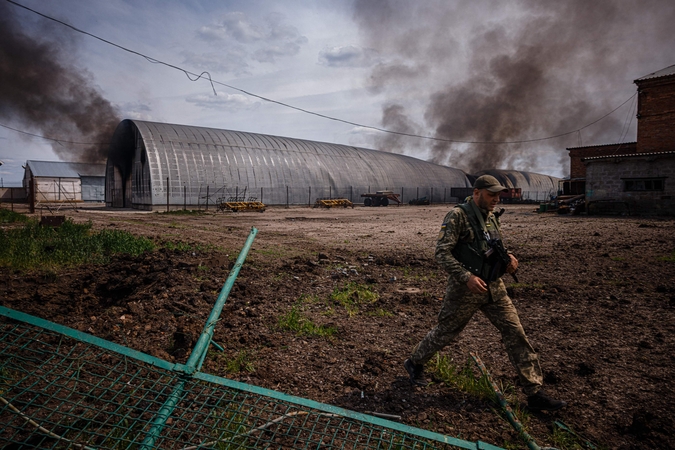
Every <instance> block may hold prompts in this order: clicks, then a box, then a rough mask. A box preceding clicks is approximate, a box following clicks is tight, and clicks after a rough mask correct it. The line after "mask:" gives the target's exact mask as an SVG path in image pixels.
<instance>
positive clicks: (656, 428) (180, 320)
mask: <svg viewBox="0 0 675 450" xmlns="http://www.w3.org/2000/svg"><path fill="white" fill-rule="evenodd" d="M450 207H451V206H450V205H433V206H407V205H406V206H400V207H396V206H389V207H387V208H364V207H358V206H357V207H356V208H354V209H341V208H340V209H312V208H307V207H302V208H301V207H292V208H290V209H286V208H268V209H267V211H265V212H264V213H259V212H246V213H242V212H240V213H215V212H214V211H210V212H209V213H207V214H203V215H192V216H178V215H173V214H163V213H157V212H155V213H147V212H132V211H121V212H120V211H106V210H103V209H91V210H79V211H68V212H65V214H66V215H68V216H70V217H72V218H73V220H74V221H76V222H86V221H91V222H92V223H93V224H94V228H95V229H104V228H109V229H122V230H127V231H130V232H132V233H134V234H137V235H142V236H147V237H149V238H151V239H153V240H154V241H155V242H156V243H158V244H165V246H164V248H163V249H161V250H157V251H155V252H153V253H151V254H147V255H145V256H141V257H138V258H119V259H116V260H114V261H113V262H111V263H110V264H108V265H106V266H104V267H100V266H88V267H80V268H75V269H67V270H64V271H63V272H62V273H58V274H42V273H35V274H19V273H14V272H11V271H8V270H6V269H0V304H2V305H3V306H7V307H9V308H13V309H17V310H20V311H24V312H28V313H30V314H34V315H37V316H40V317H43V318H46V319H49V320H52V321H54V322H57V323H60V324H64V325H67V326H70V327H73V328H76V329H78V330H81V331H84V332H88V333H91V334H94V335H96V336H99V337H102V338H105V339H108V340H111V341H114V342H117V343H121V344H125V345H128V346H130V347H132V348H134V349H136V350H140V351H142V352H145V353H148V354H151V355H154V356H157V357H160V358H164V359H167V360H170V361H175V362H185V360H186V358H187V356H188V354H189V351H190V349H191V348H192V346H193V345H194V343H195V341H196V338H197V337H198V335H199V333H200V332H201V329H202V327H203V324H204V321H205V319H206V317H207V316H208V314H209V312H210V308H211V305H212V304H213V303H214V301H215V299H216V298H217V296H218V293H219V291H220V288H221V287H222V284H223V283H224V281H225V278H226V277H227V274H228V272H229V268H230V267H231V265H232V264H233V261H234V260H235V259H236V256H237V255H238V253H239V250H240V249H241V247H242V246H243V244H244V242H245V240H246V237H247V236H248V234H249V232H250V229H251V227H252V226H255V227H256V228H258V230H259V233H258V235H257V237H256V239H255V241H254V244H253V247H252V249H251V252H250V253H249V256H248V258H247V260H246V263H245V264H244V267H243V268H242V270H241V272H240V274H239V277H238V278H237V282H236V284H235V287H234V289H233V291H232V293H231V295H230V297H229V299H228V302H227V304H226V307H225V309H224V311H223V314H222V319H221V321H220V323H219V326H218V327H217V329H216V332H215V337H214V340H215V341H216V342H217V343H219V344H220V345H221V346H222V347H224V349H225V351H224V352H213V353H210V355H209V358H208V359H207V361H206V362H205V364H204V370H205V371H208V372H210V373H214V374H217V375H221V376H226V377H229V378H233V379H237V380H240V381H244V382H247V383H252V384H255V385H259V386H263V387H266V388H271V389H275V390H278V391H282V392H285V393H289V394H293V395H299V396H302V397H306V398H310V399H313V400H316V401H320V402H324V403H329V404H333V405H338V406H341V407H344V408H348V409H351V410H355V411H359V412H365V411H375V412H380V413H386V414H393V415H399V416H401V421H402V422H404V423H406V424H409V425H413V426H418V427H422V428H426V429H429V430H433V431H436V432H440V433H445V434H449V435H452V436H456V437H460V438H462V439H467V440H473V441H475V440H482V441H486V442H489V443H492V444H495V445H500V446H507V447H509V448H524V444H523V443H522V441H521V440H520V438H519V437H518V435H517V433H516V432H514V431H513V429H512V427H511V426H510V425H509V424H508V422H506V421H505V420H504V419H502V418H501V417H499V416H498V415H497V414H496V413H495V412H494V410H493V405H492V404H490V403H486V402H483V401H481V400H477V399H475V398H472V397H470V396H468V395H466V394H463V393H462V392H460V391H458V390H457V389H455V388H453V387H452V386H449V385H447V384H445V383H442V382H436V383H433V384H432V385H430V386H428V387H426V388H415V387H412V386H411V385H410V383H409V382H408V379H407V376H406V373H405V371H404V369H403V366H402V363H403V360H404V359H405V358H406V357H407V356H408V354H409V353H410V351H411V349H412V348H413V346H414V345H415V344H416V343H417V342H418V341H419V340H420V339H421V338H422V337H423V336H424V335H425V334H426V332H427V331H428V330H429V329H430V328H431V327H432V326H433V325H434V323H435V319H436V315H437V313H438V310H439V307H440V299H441V297H442V296H443V293H444V290H445V275H444V274H443V272H442V271H441V270H440V269H439V268H438V266H437V265H436V263H435V262H434V259H433V252H434V244H435V238H436V236H437V234H438V230H439V226H440V224H441V222H442V218H443V216H444V215H445V213H446V212H447V210H448V209H449V208H450ZM506 208H507V211H506V213H505V214H504V216H503V217H502V224H503V230H504V233H505V240H506V242H507V244H508V247H509V248H510V249H511V250H512V251H513V252H514V253H515V254H516V256H517V257H518V259H519V261H520V268H519V278H520V280H519V281H520V282H519V283H518V284H514V282H513V280H511V279H510V278H508V279H506V282H507V287H508V288H509V292H510V294H511V296H512V298H513V301H514V303H515V305H516V307H517V308H518V310H519V312H520V316H521V321H522V322H523V326H524V327H525V330H526V332H527V333H528V336H529V338H530V340H531V342H532V344H533V346H534V347H535V349H536V350H537V351H538V352H539V354H540V358H541V362H542V368H543V369H544V372H545V375H546V382H547V390H548V391H550V392H551V393H552V394H553V395H554V396H557V397H560V398H562V399H564V400H566V401H568V403H569V406H568V407H567V408H566V409H564V410H562V411H559V412H556V413H552V414H549V413H538V414H532V415H531V416H530V418H529V421H528V423H527V427H528V430H529V432H530V434H531V435H532V436H533V437H534V439H535V440H536V441H537V443H538V444H539V445H540V446H547V445H552V441H551V433H552V429H553V422H554V421H562V422H563V423H565V424H566V425H568V426H569V427H571V428H573V429H574V430H575V431H577V432H578V433H579V434H581V435H583V436H584V437H585V438H586V439H588V440H590V441H592V442H594V443H596V444H598V445H599V447H600V448H608V449H632V448H640V449H642V448H644V449H647V448H659V449H667V448H675V426H674V423H673V417H674V416H675V395H674V394H673V392H672V387H671V380H672V377H673V375H674V374H675V370H673V369H674V368H675V262H674V261H673V257H674V255H675V253H674V252H675V240H674V239H673V236H674V235H675V233H674V232H675V220H673V219H672V218H667V219H663V218H645V217H642V218H640V217H616V216H615V217H585V216H560V215H556V214H553V213H544V214H539V213H537V212H535V206H534V205H517V206H507V207H506ZM167 243H172V244H173V247H178V249H172V250H167V249H166V244H167ZM170 247H171V246H170ZM55 275H56V276H55ZM351 282H355V283H358V284H359V285H363V286H367V287H369V289H370V290H371V291H372V292H375V293H377V294H378V299H377V300H376V301H375V302H373V303H367V304H361V305H359V307H358V310H356V311H355V310H351V311H348V310H347V309H345V307H344V306H342V305H340V304H338V303H336V302H335V301H332V300H331V298H330V295H331V293H332V292H334V291H335V290H336V289H341V288H343V287H345V286H346V285H347V284H348V283H351ZM294 307H295V308H296V311H299V312H301V314H302V315H303V317H306V318H307V319H311V321H312V322H313V323H314V324H316V325H323V326H326V327H335V328H336V329H337V334H336V335H334V336H333V337H330V338H326V337H317V336H307V335H304V336H298V335H296V334H294V333H292V332H290V331H284V330H282V329H280V328H279V327H278V323H279V319H280V318H282V317H284V316H286V315H288V313H289V312H290V311H291V309H292V308H294ZM469 352H476V353H478V355H480V357H481V358H482V360H483V361H484V363H485V364H486V365H487V367H488V369H489V370H490V372H491V374H492V375H493V377H494V378H495V380H496V381H497V382H499V383H501V384H502V385H504V386H515V391H516V392H518V398H519V400H520V401H521V402H524V400H525V398H524V396H523V394H522V393H520V392H519V389H518V387H517V379H516V377H515V372H514V370H513V369H512V367H511V366H510V364H509V361H508V358H507V356H506V354H505V352H504V349H503V345H502V343H501V342H500V337H499V335H498V333H497V332H496V330H495V329H494V328H493V327H492V326H491V325H490V324H489V322H488V321H487V320H486V319H485V318H484V317H483V316H482V315H480V314H478V315H476V316H475V317H474V319H473V320H472V321H471V323H470V324H469V326H468V327H467V328H466V329H465V330H464V332H463V333H462V335H461V337H460V339H459V340H458V341H457V342H456V343H454V344H453V345H451V346H450V347H448V348H447V349H445V351H444V352H443V356H447V357H449V358H452V359H453V361H454V362H455V363H456V364H457V365H458V366H460V367H461V366H464V364H465V363H466V362H467V360H468V358H469ZM242 355H243V356H242ZM237 356H239V357H243V358H244V362H245V364H244V365H243V366H244V369H246V368H248V369H249V370H242V371H240V372H238V373H231V372H227V369H226V367H227V362H228V361H231V360H233V359H235V358H236V357H237ZM430 368H431V367H430Z"/></svg>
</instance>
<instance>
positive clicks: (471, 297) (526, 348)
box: [410, 278, 543, 395]
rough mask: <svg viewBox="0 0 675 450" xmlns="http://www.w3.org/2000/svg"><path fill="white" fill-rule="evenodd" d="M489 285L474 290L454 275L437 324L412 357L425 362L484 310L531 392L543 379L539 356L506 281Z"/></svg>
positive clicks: (526, 387)
mask: <svg viewBox="0 0 675 450" xmlns="http://www.w3.org/2000/svg"><path fill="white" fill-rule="evenodd" d="M488 289H489V292H488V293H486V294H473V293H471V292H470V291H469V289H468V288H467V287H466V285H462V284H460V283H459V282H457V281H455V280H454V279H453V278H451V279H450V280H449V281H448V287H447V289H446V292H445V298H444V299H443V305H442V306H441V311H440V313H439V314H438V324H437V325H436V326H435V327H434V328H433V329H432V330H431V331H429V333H428V334H427V335H426V336H425V337H424V339H423V340H422V341H421V342H420V343H419V344H417V347H416V348H415V351H414V352H413V354H412V355H411V357H410V359H411V360H412V362H413V363H415V364H425V363H426V362H427V361H429V360H430V359H431V358H432V357H433V356H434V355H435V354H436V352H438V351H439V350H441V349H443V348H444V347H445V346H447V345H448V344H450V343H451V342H452V341H453V340H455V338H456V337H457V335H459V333H460V332H461V331H462V330H463V329H464V327H465V326H466V324H467V323H469V320H471V318H472V317H473V315H474V314H475V313H476V312H477V311H478V310H481V311H482V312H483V314H485V316H486V317H487V318H488V319H489V320H490V322H492V324H493V325H494V326H495V327H497V329H498V330H499V332H500V333H501V335H502V341H503V342H504V346H505V347H506V352H507V354H508V356H509V360H510V361H511V364H513V367H515V369H516V371H517V372H518V377H519V379H520V384H521V386H522V387H523V392H524V393H525V395H532V394H534V393H536V392H537V391H538V390H539V389H540V387H541V385H542V383H543V378H542V373H541V367H540V366H539V358H538V357H537V354H536V353H535V351H534V349H533V348H532V346H531V345H530V343H529V342H528V340H527V336H525V330H523V327H522V325H521V324H520V319H519V318H518V312H517V311H516V308H515V307H514V306H513V303H512V302H511V299H510V298H509V296H508V295H507V293H506V287H505V286H504V282H503V281H502V280H501V279H499V280H497V281H495V282H492V283H490V284H489V285H488Z"/></svg>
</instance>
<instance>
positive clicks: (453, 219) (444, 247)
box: [435, 199, 500, 284]
mask: <svg viewBox="0 0 675 450" xmlns="http://www.w3.org/2000/svg"><path fill="white" fill-rule="evenodd" d="M471 202H473V199H471V200H469V203H471ZM481 212H483V213H487V217H485V216H484V218H485V223H486V225H487V227H488V229H489V231H490V233H491V234H492V233H495V237H496V236H499V235H500V231H499V220H498V219H497V218H496V217H494V215H493V214H492V213H491V212H488V211H485V210H481ZM494 227H496V230H494V229H491V228H494ZM476 233H481V234H482V231H480V230H477V229H475V228H474V227H473V226H472V225H471V222H470V220H469V217H468V215H467V213H466V212H465V211H464V209H462V208H461V207H459V206H458V207H455V208H453V209H452V210H451V211H450V212H449V213H448V214H447V215H446V216H445V218H444V219H443V225H442V226H441V231H440V233H439V235H438V241H437V242H436V253H435V257H436V261H437V262H438V263H439V264H440V265H441V267H443V269H444V270H445V271H446V272H448V274H450V276H451V277H452V278H454V279H455V280H456V281H457V282H458V283H460V284H466V282H467V281H469V278H470V277H471V272H470V271H469V270H468V269H467V268H466V265H465V264H462V262H460V261H459V260H458V259H457V257H456V256H455V255H454V254H453V253H455V252H453V250H454V249H455V247H457V245H458V243H463V244H467V245H469V246H471V245H472V243H474V242H475V241H477V240H476V237H479V239H478V241H480V238H481V236H480V235H479V236H476ZM486 245H487V244H486ZM485 249H486V248H485ZM485 249H483V248H481V249H476V251H480V252H482V251H484V250H485Z"/></svg>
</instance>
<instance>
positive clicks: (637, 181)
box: [623, 178, 664, 191]
mask: <svg viewBox="0 0 675 450" xmlns="http://www.w3.org/2000/svg"><path fill="white" fill-rule="evenodd" d="M663 182H664V178H624V179H623V190H624V191H662V190H663Z"/></svg>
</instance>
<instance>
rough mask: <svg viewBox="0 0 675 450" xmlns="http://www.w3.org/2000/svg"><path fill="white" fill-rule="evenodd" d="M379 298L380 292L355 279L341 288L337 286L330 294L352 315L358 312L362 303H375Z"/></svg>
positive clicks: (332, 298) (331, 297) (333, 299)
mask: <svg viewBox="0 0 675 450" xmlns="http://www.w3.org/2000/svg"><path fill="white" fill-rule="evenodd" d="M378 298H379V295H378V293H377V292H373V291H371V290H370V287H369V286H366V285H363V284H359V283H356V282H353V281H352V282H349V283H347V284H346V285H345V286H343V287H342V288H341V289H340V288H335V290H333V292H332V293H331V294H330V299H331V300H332V301H334V302H336V303H338V304H340V305H342V306H343V307H344V308H345V309H346V310H347V313H348V314H349V316H350V317H352V316H354V315H356V314H358V312H359V306H360V305H365V304H370V303H375V302H376V301H377V299H378Z"/></svg>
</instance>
